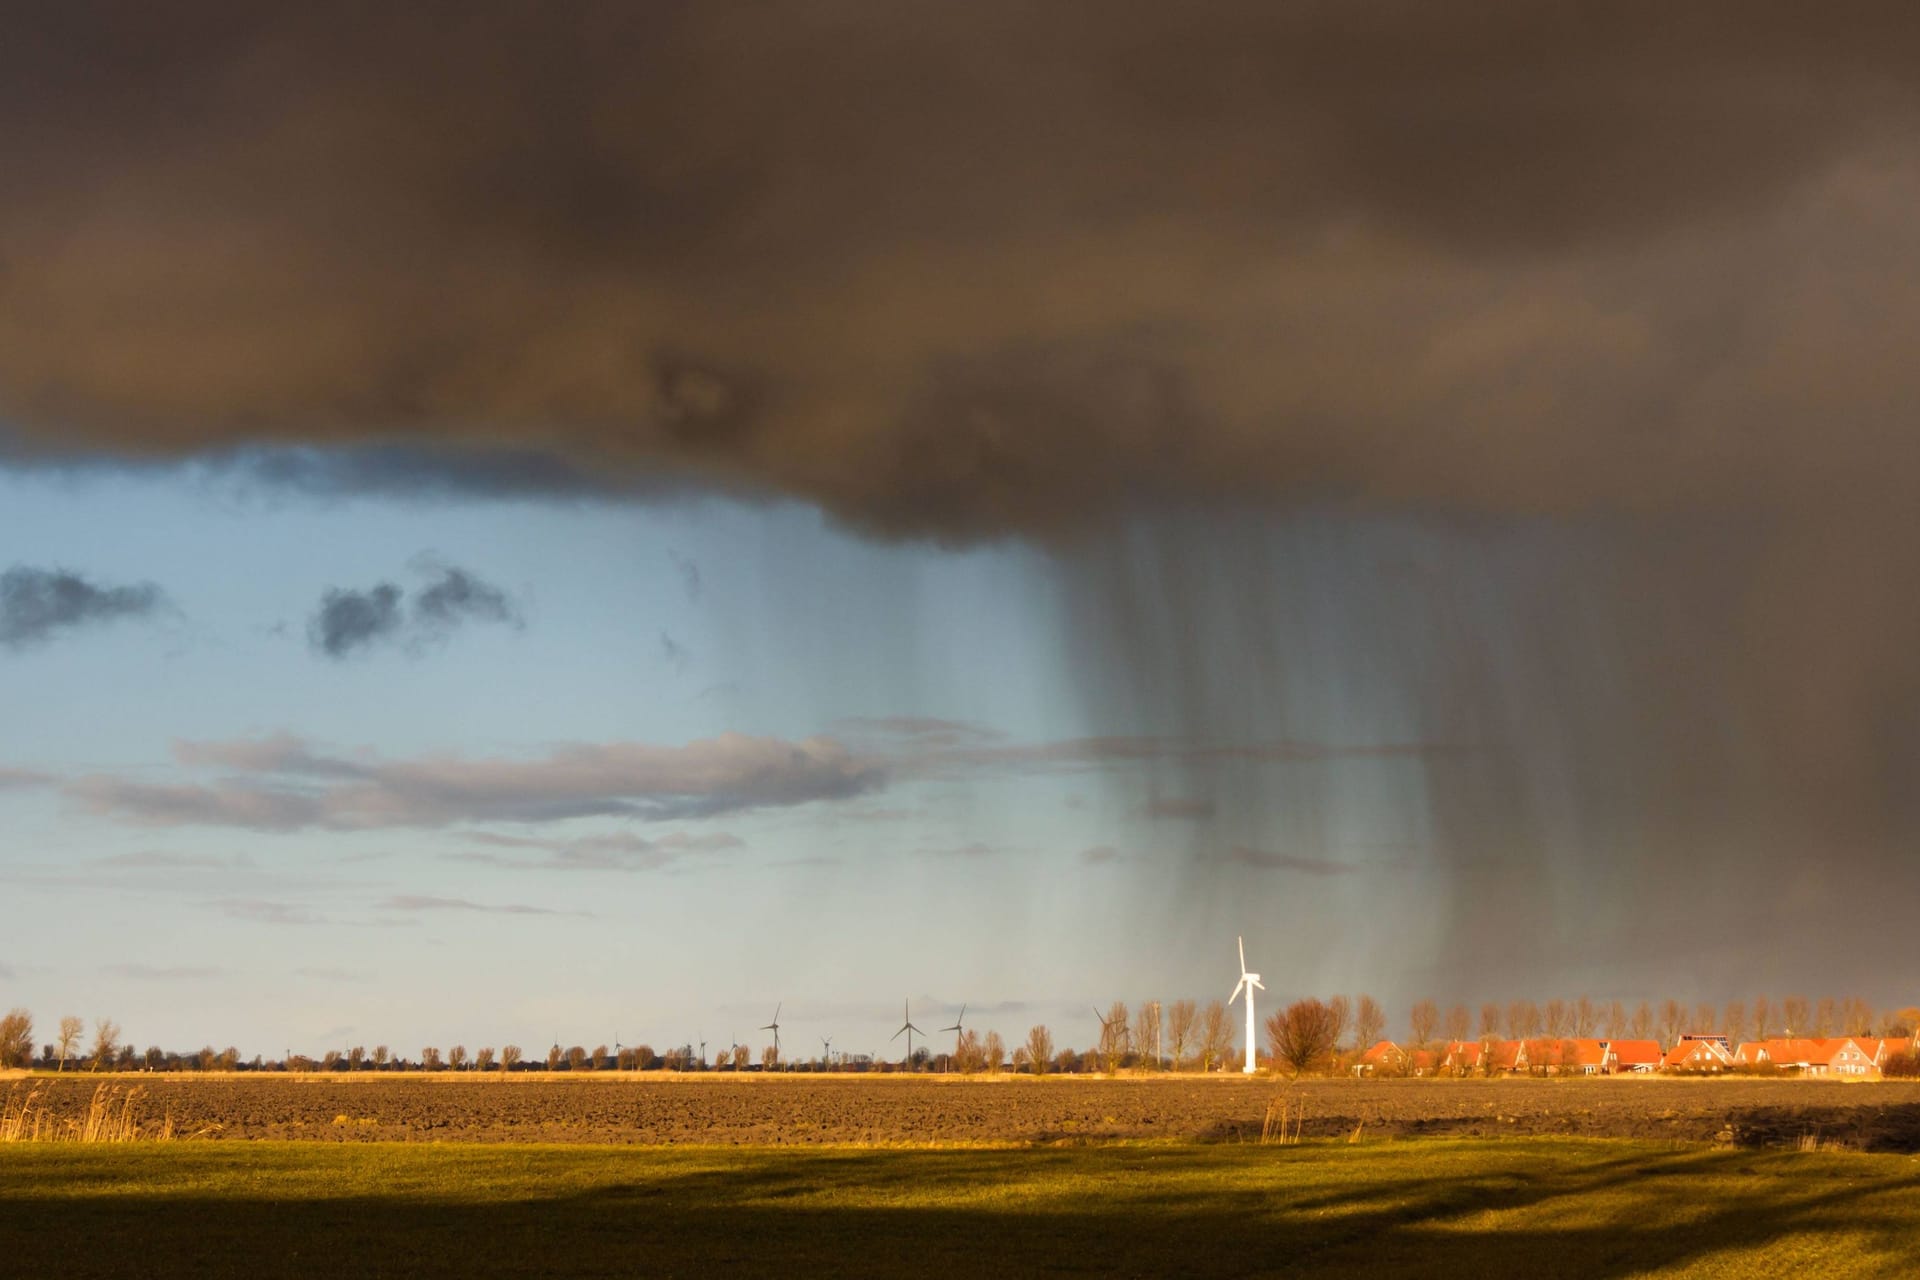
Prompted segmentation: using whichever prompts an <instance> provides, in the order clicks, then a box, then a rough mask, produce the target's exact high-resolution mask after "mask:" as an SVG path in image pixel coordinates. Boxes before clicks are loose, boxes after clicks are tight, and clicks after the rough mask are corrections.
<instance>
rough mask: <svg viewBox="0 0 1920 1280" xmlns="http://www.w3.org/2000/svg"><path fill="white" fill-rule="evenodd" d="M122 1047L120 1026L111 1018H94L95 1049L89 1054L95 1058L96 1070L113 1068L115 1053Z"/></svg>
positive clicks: (94, 1066)
mask: <svg viewBox="0 0 1920 1280" xmlns="http://www.w3.org/2000/svg"><path fill="white" fill-rule="evenodd" d="M119 1048H120V1028H119V1027H118V1026H117V1025H115V1024H114V1022H113V1021H112V1019H109V1018H95V1019H94V1020H93V1050H92V1052H91V1053H90V1054H89V1055H88V1056H89V1057H91V1058H92V1059H93V1069H94V1070H95V1071H98V1070H100V1069H101V1068H102V1067H105V1068H106V1069H107V1070H109V1071H111V1070H112V1069H113V1055H114V1054H115V1053H116V1052H117V1051H118V1050H119Z"/></svg>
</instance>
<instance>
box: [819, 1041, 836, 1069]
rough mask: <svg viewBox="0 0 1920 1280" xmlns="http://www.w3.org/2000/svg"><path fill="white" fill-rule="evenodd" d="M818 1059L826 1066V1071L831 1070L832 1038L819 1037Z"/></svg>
mask: <svg viewBox="0 0 1920 1280" xmlns="http://www.w3.org/2000/svg"><path fill="white" fill-rule="evenodd" d="M820 1058H821V1060H822V1061H823V1062H825V1063H826V1064H827V1070H829V1071H831V1070H833V1037H832V1036H821V1037H820Z"/></svg>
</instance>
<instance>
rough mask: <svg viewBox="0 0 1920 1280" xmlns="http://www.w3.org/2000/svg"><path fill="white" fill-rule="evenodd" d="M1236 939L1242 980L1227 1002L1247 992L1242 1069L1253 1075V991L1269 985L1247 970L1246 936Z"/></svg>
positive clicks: (1263, 988)
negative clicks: (1245, 1036) (1244, 1049)
mask: <svg viewBox="0 0 1920 1280" xmlns="http://www.w3.org/2000/svg"><path fill="white" fill-rule="evenodd" d="M1234 941H1236V942H1238V943H1239V944H1240V981H1239V982H1237V983H1235V984H1234V987H1233V994H1232V995H1230V996H1228V997H1227V1003H1228V1004H1232V1003H1233V1002H1234V1001H1235V1000H1237V999H1239V998H1240V993H1241V992H1242V991H1244V992H1246V993H1247V1065H1246V1066H1244V1067H1242V1068H1240V1069H1241V1070H1242V1071H1244V1072H1245V1073H1246V1074H1248V1075H1252V1074H1253V991H1254V988H1255V987H1258V988H1259V989H1260V990H1262V991H1265V990H1266V989H1267V987H1266V984H1265V983H1263V982H1261V981H1260V975H1259V974H1257V973H1248V972H1247V940H1246V939H1245V938H1236V939H1234ZM1095 1012H1098V1010H1096V1011H1095Z"/></svg>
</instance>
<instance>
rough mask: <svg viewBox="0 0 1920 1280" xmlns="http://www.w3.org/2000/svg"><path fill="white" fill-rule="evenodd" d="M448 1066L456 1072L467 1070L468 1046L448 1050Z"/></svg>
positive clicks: (460, 1045) (457, 1046)
mask: <svg viewBox="0 0 1920 1280" xmlns="http://www.w3.org/2000/svg"><path fill="white" fill-rule="evenodd" d="M447 1065H448V1066H450V1067H452V1068H453V1069H454V1070H455V1071H465V1070H466V1069H467V1046H465V1045H463V1044H457V1045H455V1046H453V1048H451V1049H449V1050H447Z"/></svg>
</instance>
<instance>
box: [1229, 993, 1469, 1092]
mask: <svg viewBox="0 0 1920 1280" xmlns="http://www.w3.org/2000/svg"><path fill="white" fill-rule="evenodd" d="M1427 1003H1432V1002H1431V1001H1428V1002H1427ZM1336 1023H1337V1019H1336V1017H1335V1015H1334V1012H1333V1010H1332V1009H1330V1008H1328V1007H1327V1006H1326V1005H1325V1004H1323V1003H1321V1002H1320V1001H1318V1000H1311V999H1309V1000H1296V1001H1294V1002H1293V1003H1292V1004H1290V1005H1288V1006H1287V1007H1286V1009H1285V1010H1284V1011H1282V1012H1280V1013H1276V1014H1273V1015H1272V1016H1270V1017H1269V1018H1268V1019H1267V1042H1268V1044H1269V1045H1271V1046H1272V1049H1273V1060H1274V1063H1275V1064H1276V1065H1278V1066H1284V1067H1286V1068H1287V1070H1288V1071H1289V1072H1291V1073H1292V1074H1293V1075H1294V1076H1296V1077H1298V1076H1299V1075H1301V1074H1302V1073H1304V1072H1308V1071H1319V1070H1323V1069H1324V1068H1325V1067H1326V1066H1328V1065H1329V1064H1330V1063H1331V1062H1332V1061H1333V1051H1334V1048H1335V1046H1336V1045H1337V1044H1338V1043H1339V1032H1338V1030H1337V1027H1336Z"/></svg>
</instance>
